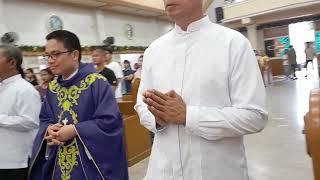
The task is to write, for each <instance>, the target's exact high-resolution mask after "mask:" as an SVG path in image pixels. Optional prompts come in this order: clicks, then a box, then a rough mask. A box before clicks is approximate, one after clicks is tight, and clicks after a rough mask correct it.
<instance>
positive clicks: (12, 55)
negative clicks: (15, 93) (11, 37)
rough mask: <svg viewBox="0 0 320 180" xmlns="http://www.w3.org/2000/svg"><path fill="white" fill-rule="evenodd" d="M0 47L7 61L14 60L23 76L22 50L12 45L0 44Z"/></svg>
mask: <svg viewBox="0 0 320 180" xmlns="http://www.w3.org/2000/svg"><path fill="white" fill-rule="evenodd" d="M0 49H3V50H4V54H3V55H4V56H5V57H6V60H7V61H10V60H14V61H16V69H17V71H18V73H19V74H21V76H22V77H24V73H23V69H22V67H21V65H22V62H23V56H22V52H21V50H20V49H19V48H17V47H16V46H12V45H0Z"/></svg>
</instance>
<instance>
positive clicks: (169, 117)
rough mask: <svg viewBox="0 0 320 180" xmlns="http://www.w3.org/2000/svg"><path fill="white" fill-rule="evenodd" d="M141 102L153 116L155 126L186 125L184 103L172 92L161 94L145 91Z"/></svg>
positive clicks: (154, 91) (155, 91)
mask: <svg viewBox="0 0 320 180" xmlns="http://www.w3.org/2000/svg"><path fill="white" fill-rule="evenodd" d="M143 102H144V103H146V104H147V105H148V110H149V111H150V112H151V113H152V114H153V115H154V116H155V119H156V122H157V124H159V125H160V126H165V125H166V124H178V125H185V124H186V112H187V110H186V109H187V107H186V103H185V102H184V101H183V99H182V97H181V96H180V95H178V94H177V93H176V92H175V91H174V90H171V91H169V92H167V93H161V92H159V91H157V90H147V91H145V92H144V93H143Z"/></svg>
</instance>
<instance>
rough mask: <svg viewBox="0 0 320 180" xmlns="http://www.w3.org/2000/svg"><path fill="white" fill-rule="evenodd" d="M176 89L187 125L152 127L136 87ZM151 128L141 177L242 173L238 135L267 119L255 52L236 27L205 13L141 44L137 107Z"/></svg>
mask: <svg viewBox="0 0 320 180" xmlns="http://www.w3.org/2000/svg"><path fill="white" fill-rule="evenodd" d="M147 89H156V90H159V91H161V92H163V93H166V92H168V91H170V90H172V89H174V90H175V91H176V92H177V93H178V94H180V95H181V96H182V98H183V100H184V101H185V103H186V105H187V114H186V125H185V126H184V125H173V124H167V125H165V126H164V127H162V128H160V129H159V128H156V122H155V117H154V116H153V115H152V114H151V113H150V111H148V109H147V105H146V104H145V103H143V101H142V98H143V97H142V93H143V92H144V91H145V90H147ZM135 109H136V111H137V112H138V114H139V117H140V121H141V124H142V125H144V126H145V127H146V128H148V129H149V130H151V131H153V132H155V139H154V144H153V148H152V153H151V156H150V161H149V167H148V171H147V175H146V177H145V180H164V179H165V180H195V179H196V180H212V179H216V180H247V179H248V174H247V164H246V157H245V150H244V145H243V135H246V134H252V133H257V132H259V131H261V130H262V129H263V128H264V127H265V125H266V123H267V112H266V107H265V88H264V85H263V83H262V79H261V74H260V72H259V67H258V64H257V60H256V58H255V55H254V52H253V50H252V48H251V46H250V43H249V42H248V40H247V39H246V38H245V37H244V36H242V35H241V34H240V33H238V32H236V31H233V30H231V29H228V28H225V27H222V26H220V25H217V24H213V23H211V22H210V21H209V18H208V17H207V16H206V17H204V18H202V19H201V20H199V21H196V22H193V23H192V24H190V25H189V27H188V29H187V31H183V30H181V28H180V27H179V26H177V25H176V27H175V29H174V30H172V31H171V32H169V33H167V34H166V35H164V36H163V37H161V38H159V39H157V40H156V41H155V42H153V43H152V44H151V45H150V46H149V48H148V49H147V50H146V52H145V55H144V64H143V68H142V79H141V84H140V88H139V92H138V98H137V104H136V106H135Z"/></svg>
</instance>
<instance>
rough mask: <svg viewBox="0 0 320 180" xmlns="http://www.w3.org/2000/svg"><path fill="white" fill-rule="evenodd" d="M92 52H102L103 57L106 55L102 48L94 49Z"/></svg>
mask: <svg viewBox="0 0 320 180" xmlns="http://www.w3.org/2000/svg"><path fill="white" fill-rule="evenodd" d="M93 51H97V52H102V53H103V54H104V55H106V50H105V49H104V48H103V47H96V48H94V49H93ZM93 51H92V52H93Z"/></svg>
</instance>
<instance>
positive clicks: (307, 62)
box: [305, 59, 313, 69]
mask: <svg viewBox="0 0 320 180" xmlns="http://www.w3.org/2000/svg"><path fill="white" fill-rule="evenodd" d="M309 63H311V64H312V69H313V60H308V59H307V61H306V65H305V68H306V69H307V67H308V64H309Z"/></svg>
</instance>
